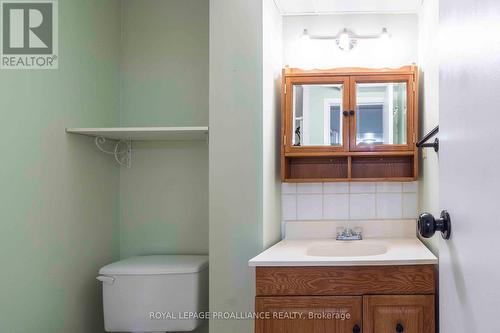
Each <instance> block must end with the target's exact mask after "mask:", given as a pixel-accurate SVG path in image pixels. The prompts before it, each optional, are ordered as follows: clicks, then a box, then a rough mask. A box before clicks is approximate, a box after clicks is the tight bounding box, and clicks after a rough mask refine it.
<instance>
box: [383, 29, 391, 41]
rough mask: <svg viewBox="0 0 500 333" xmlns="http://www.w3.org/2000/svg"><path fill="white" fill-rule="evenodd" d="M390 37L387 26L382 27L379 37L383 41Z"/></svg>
mask: <svg viewBox="0 0 500 333" xmlns="http://www.w3.org/2000/svg"><path fill="white" fill-rule="evenodd" d="M390 38H391V36H390V35H389V32H388V31H387V28H383V29H382V33H381V34H380V39H381V40H383V41H388V40H389V39H390Z"/></svg>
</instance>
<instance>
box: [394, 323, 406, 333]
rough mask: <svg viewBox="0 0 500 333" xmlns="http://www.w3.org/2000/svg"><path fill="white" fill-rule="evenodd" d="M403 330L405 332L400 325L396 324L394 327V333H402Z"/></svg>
mask: <svg viewBox="0 0 500 333" xmlns="http://www.w3.org/2000/svg"><path fill="white" fill-rule="evenodd" d="M404 330H405V328H404V327H403V325H401V324H400V323H398V324H397V325H396V332H398V333H401V332H403V331H404Z"/></svg>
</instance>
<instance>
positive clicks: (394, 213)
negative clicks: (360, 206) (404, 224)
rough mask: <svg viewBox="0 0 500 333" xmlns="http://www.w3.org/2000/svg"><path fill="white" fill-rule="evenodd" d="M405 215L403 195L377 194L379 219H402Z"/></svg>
mask: <svg viewBox="0 0 500 333" xmlns="http://www.w3.org/2000/svg"><path fill="white" fill-rule="evenodd" d="M402 214H403V208H402V194H401V191H400V192H399V193H378V194H377V218H379V219H400V218H401V216H402Z"/></svg>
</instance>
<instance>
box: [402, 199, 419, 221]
mask: <svg viewBox="0 0 500 333" xmlns="http://www.w3.org/2000/svg"><path fill="white" fill-rule="evenodd" d="M417 216H418V194H417V193H403V218H412V219H414V218H417Z"/></svg>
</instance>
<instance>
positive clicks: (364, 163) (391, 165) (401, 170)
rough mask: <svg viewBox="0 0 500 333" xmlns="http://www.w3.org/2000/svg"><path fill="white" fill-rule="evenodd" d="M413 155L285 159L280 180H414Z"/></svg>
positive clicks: (363, 154)
mask: <svg viewBox="0 0 500 333" xmlns="http://www.w3.org/2000/svg"><path fill="white" fill-rule="evenodd" d="M414 159H415V156H414V152H408V153H406V152H405V153H404V154H401V153H399V154H393V153H385V152H384V153H380V152H379V153H376V155H375V154H369V155H367V154H366V153H352V154H345V155H337V154H335V155H324V156H318V155H311V156H304V155H302V156H285V157H283V159H282V163H283V166H284V170H283V175H284V177H283V178H282V181H284V182H289V183H307V182H363V181H364V182H376V181H399V182H409V181H414V180H416V174H415V172H416V169H415V167H414Z"/></svg>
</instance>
